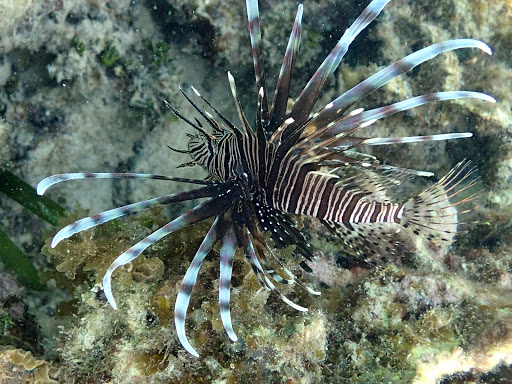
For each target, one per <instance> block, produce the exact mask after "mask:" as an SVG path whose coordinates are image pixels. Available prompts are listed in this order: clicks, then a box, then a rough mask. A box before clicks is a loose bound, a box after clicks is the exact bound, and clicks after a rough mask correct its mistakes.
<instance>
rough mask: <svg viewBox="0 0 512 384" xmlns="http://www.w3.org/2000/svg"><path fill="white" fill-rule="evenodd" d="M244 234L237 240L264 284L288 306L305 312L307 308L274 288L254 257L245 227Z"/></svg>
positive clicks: (252, 247) (249, 237)
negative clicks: (263, 280)
mask: <svg viewBox="0 0 512 384" xmlns="http://www.w3.org/2000/svg"><path fill="white" fill-rule="evenodd" d="M245 231H246V232H245V234H244V235H242V236H241V238H239V239H238V242H239V243H240V244H241V245H242V246H243V247H244V250H245V252H246V255H247V256H248V257H249V258H250V260H251V261H252V263H253V264H254V266H255V267H256V269H257V271H258V272H259V273H260V274H261V275H262V277H263V278H264V279H265V284H266V285H267V287H268V288H269V289H270V290H271V291H275V292H276V293H277V295H278V296H279V297H280V298H281V300H282V301H284V302H285V303H286V304H288V305H289V306H290V307H292V308H294V309H296V310H297V311H301V312H307V310H308V309H307V308H304V307H302V306H300V305H298V304H295V303H294V302H293V301H291V300H290V299H288V298H287V297H286V296H285V295H283V294H282V293H281V291H280V290H279V289H277V288H276V286H275V285H274V284H273V283H272V281H270V280H269V279H268V277H267V276H266V275H265V271H264V270H263V267H262V266H261V264H260V262H259V260H258V258H257V257H256V253H255V252H254V246H253V243H252V240H251V235H250V232H249V230H248V229H247V228H246V229H245Z"/></svg>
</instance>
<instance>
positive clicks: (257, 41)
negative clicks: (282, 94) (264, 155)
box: [245, 0, 268, 125]
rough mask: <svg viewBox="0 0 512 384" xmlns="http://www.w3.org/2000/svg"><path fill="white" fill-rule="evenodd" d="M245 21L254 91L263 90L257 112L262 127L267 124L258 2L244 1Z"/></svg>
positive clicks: (266, 101)
mask: <svg viewBox="0 0 512 384" xmlns="http://www.w3.org/2000/svg"><path fill="white" fill-rule="evenodd" d="M245 4H246V8H247V20H248V21H249V35H250V37H251V46H252V58H253V61H254V73H255V75H256V87H257V88H256V89H258V91H259V89H260V88H263V90H264V91H265V92H264V94H263V99H262V104H261V112H260V110H258V114H260V113H261V116H258V120H259V121H261V122H262V125H266V124H267V123H268V99H267V92H266V88H265V68H264V66H263V48H262V43H261V29H260V11H259V8H258V0H246V2H245Z"/></svg>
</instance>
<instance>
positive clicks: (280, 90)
mask: <svg viewBox="0 0 512 384" xmlns="http://www.w3.org/2000/svg"><path fill="white" fill-rule="evenodd" d="M303 9H304V8H303V6H302V4H299V8H298V9H297V16H296V17H295V23H294V24H293V29H292V32H291V33H290V39H289V40H288V46H287V47H286V52H285V54H284V58H283V64H282V66H281V71H280V72H279V78H278V79H277V85H276V92H275V95H274V102H273V103H272V110H271V112H270V124H269V130H270V132H274V131H275V129H276V128H277V127H279V126H280V125H281V124H282V122H283V121H284V119H285V117H286V106H287V104H288V95H289V92H290V84H291V82H292V73H293V68H294V67H295V61H296V59H297V54H298V53H299V45H300V38H301V32H302V13H303Z"/></svg>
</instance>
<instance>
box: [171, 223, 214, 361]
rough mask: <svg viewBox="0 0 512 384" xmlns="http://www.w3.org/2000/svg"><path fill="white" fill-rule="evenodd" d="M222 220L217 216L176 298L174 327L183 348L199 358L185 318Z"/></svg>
mask: <svg viewBox="0 0 512 384" xmlns="http://www.w3.org/2000/svg"><path fill="white" fill-rule="evenodd" d="M220 220H221V215H219V216H217V217H216V219H215V221H214V222H213V225H212V226H211V228H210V230H209V231H208V233H207V234H206V236H205V238H204V239H203V241H202V242H201V245H200V246H199V249H198V250H197V252H196V254H195V256H194V258H193V259H192V262H191V263H190V265H189V267H188V269H187V272H186V273H185V276H184V277H183V280H182V281H181V285H180V289H179V290H178V296H177V298H176V303H175V305H174V325H175V327H176V333H177V335H178V339H179V340H180V343H181V345H183V348H185V350H186V351H187V352H188V353H190V354H191V355H193V356H195V357H199V354H198V353H197V351H196V350H195V349H194V347H192V345H191V344H190V343H189V341H188V339H187V335H186V333H185V318H186V317H187V309H188V304H189V302H190V296H191V294H192V290H193V289H194V285H195V284H196V281H197V275H198V274H199V268H201V264H202V263H203V260H204V258H205V257H206V255H208V253H210V251H211V250H212V248H213V246H214V245H215V244H216V243H217V242H218V240H219V228H218V226H219V221H220Z"/></svg>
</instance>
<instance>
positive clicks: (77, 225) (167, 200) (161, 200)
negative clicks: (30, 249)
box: [51, 186, 226, 248]
mask: <svg viewBox="0 0 512 384" xmlns="http://www.w3.org/2000/svg"><path fill="white" fill-rule="evenodd" d="M225 190H226V189H225V188H224V187H222V188H219V187H217V188H211V187H209V186H207V187H203V188H199V189H194V190H191V191H186V192H178V193H175V194H172V195H166V196H160V197H156V198H154V199H149V200H145V201H140V202H138V203H133V204H129V205H125V206H122V207H119V208H114V209H110V210H108V211H105V212H101V213H98V214H96V215H92V216H89V217H85V218H83V219H80V220H78V221H75V222H74V223H72V224H69V225H67V226H65V227H64V228H62V229H61V230H60V231H59V232H57V234H56V235H55V236H54V237H53V239H52V244H51V247H52V248H55V247H56V246H57V244H59V243H60V242H61V241H62V240H64V239H67V238H69V237H71V236H73V235H75V234H77V233H79V232H82V231H85V230H87V229H90V228H93V227H96V226H98V225H100V224H103V223H106V222H108V221H111V220H114V219H117V218H119V217H123V216H126V215H130V214H132V213H135V212H139V211H142V210H144V209H148V208H152V207H156V206H159V205H166V204H173V203H177V202H181V201H187V200H193V199H200V198H204V197H212V196H216V195H218V194H221V193H223V192H225Z"/></svg>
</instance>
